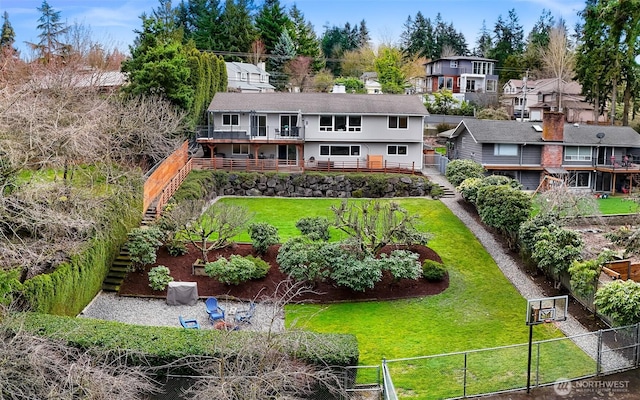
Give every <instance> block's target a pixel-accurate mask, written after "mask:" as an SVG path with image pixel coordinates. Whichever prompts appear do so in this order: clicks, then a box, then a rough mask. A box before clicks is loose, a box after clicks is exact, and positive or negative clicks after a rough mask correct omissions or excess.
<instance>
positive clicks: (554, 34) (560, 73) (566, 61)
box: [540, 25, 575, 111]
mask: <svg viewBox="0 0 640 400" xmlns="http://www.w3.org/2000/svg"><path fill="white" fill-rule="evenodd" d="M540 56H541V58H542V63H543V65H544V68H545V69H546V70H547V71H549V73H550V74H552V76H553V77H554V78H556V80H557V82H556V107H557V110H558V111H560V110H562V90H563V86H564V84H563V82H564V81H565V80H570V79H571V77H572V76H573V72H574V66H575V56H574V53H573V51H571V49H570V48H569V41H568V40H567V33H566V31H565V29H564V27H562V26H561V25H559V26H555V27H553V28H552V29H551V30H550V31H549V44H548V45H547V47H546V48H541V49H540Z"/></svg>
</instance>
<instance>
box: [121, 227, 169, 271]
mask: <svg viewBox="0 0 640 400" xmlns="http://www.w3.org/2000/svg"><path fill="white" fill-rule="evenodd" d="M161 238H162V231H161V230H160V229H159V228H158V227H155V226H153V227H148V228H135V229H133V230H132V231H131V233H129V243H128V247H129V253H130V255H131V261H132V262H133V265H134V266H135V267H143V266H145V265H147V264H153V263H154V262H156V252H157V251H158V248H159V247H160V246H162V242H161V241H160V239H161Z"/></svg>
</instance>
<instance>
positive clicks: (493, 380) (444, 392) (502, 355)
mask: <svg viewBox="0 0 640 400" xmlns="http://www.w3.org/2000/svg"><path fill="white" fill-rule="evenodd" d="M528 350H529V349H528V344H519V345H512V346H503V347H494V348H489V349H481V350H471V351H463V352H457V353H449V354H438V355H433V356H423V357H413V358H402V359H394V360H385V361H383V383H384V399H385V400H396V399H398V397H394V396H397V395H396V393H395V390H393V382H392V378H393V380H395V381H396V382H398V381H402V382H414V383H413V386H412V387H402V388H401V390H402V392H406V393H411V395H412V396H415V397H419V398H429V399H431V398H433V399H458V398H464V397H469V396H477V395H487V394H496V393H501V392H508V391H515V390H523V389H526V388H527V378H528V366H527V359H528ZM532 351H533V353H532V368H531V378H530V379H531V387H532V388H535V387H541V386H547V385H553V384H554V383H555V382H557V381H559V380H578V379H584V378H590V377H594V376H598V375H608V374H612V373H616V372H621V371H626V370H629V369H634V368H638V367H639V366H640V324H636V325H630V326H625V327H620V328H612V329H605V330H600V331H598V332H591V333H587V334H583V335H576V336H571V337H562V338H558V339H550V340H544V341H537V342H533V348H532ZM387 374H388V375H387ZM416 376H419V377H420V379H415V377H416ZM390 388H391V390H393V393H388V390H389V389H390Z"/></svg>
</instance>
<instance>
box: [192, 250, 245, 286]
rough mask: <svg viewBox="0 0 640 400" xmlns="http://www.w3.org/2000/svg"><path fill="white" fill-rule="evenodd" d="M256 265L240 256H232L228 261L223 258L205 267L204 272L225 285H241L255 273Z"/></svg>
mask: <svg viewBox="0 0 640 400" xmlns="http://www.w3.org/2000/svg"><path fill="white" fill-rule="evenodd" d="M255 269H256V265H255V264H254V263H253V261H251V260H247V259H246V258H244V257H242V256H239V255H235V254H234V255H232V256H231V257H229V259H228V260H227V259H226V258H224V257H222V258H219V259H217V260H216V261H214V262H209V263H206V264H205V265H204V272H205V273H206V274H207V275H209V276H210V277H211V278H214V279H217V280H219V281H220V282H222V283H224V284H225V285H239V284H241V283H242V282H246V281H248V280H249V279H251V277H252V276H253V274H254V273H255Z"/></svg>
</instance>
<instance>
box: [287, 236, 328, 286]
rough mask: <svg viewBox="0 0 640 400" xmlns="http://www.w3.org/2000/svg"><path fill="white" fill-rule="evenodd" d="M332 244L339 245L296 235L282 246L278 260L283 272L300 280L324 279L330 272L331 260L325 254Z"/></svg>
mask: <svg viewBox="0 0 640 400" xmlns="http://www.w3.org/2000/svg"><path fill="white" fill-rule="evenodd" d="M330 246H338V245H337V244H336V243H333V244H327V243H324V242H314V241H311V240H310V239H309V238H307V237H304V236H298V237H294V238H291V239H289V240H288V241H286V242H285V243H284V244H283V245H282V246H281V247H280V250H279V251H278V256H277V257H276V261H277V262H278V264H279V266H280V271H282V273H284V274H287V275H289V276H290V277H291V278H293V279H294V280H296V281H298V282H314V281H317V280H324V279H325V278H326V277H327V275H328V272H329V271H328V270H327V265H328V262H329V261H328V258H326V257H324V256H323V254H325V253H327V251H326V249H328V248H330ZM323 250H325V251H323Z"/></svg>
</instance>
